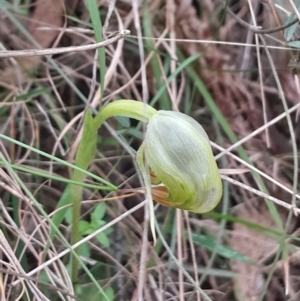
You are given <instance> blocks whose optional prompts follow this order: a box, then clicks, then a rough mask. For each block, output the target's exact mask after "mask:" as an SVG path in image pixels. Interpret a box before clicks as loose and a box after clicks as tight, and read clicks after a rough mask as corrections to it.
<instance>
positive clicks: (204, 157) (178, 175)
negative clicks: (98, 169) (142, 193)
mask: <svg viewBox="0 0 300 301" xmlns="http://www.w3.org/2000/svg"><path fill="white" fill-rule="evenodd" d="M137 162H138V165H139V167H140V169H141V170H142V171H145V170H147V169H146V168H145V166H146V165H148V167H149V169H150V171H151V172H150V179H151V181H152V182H153V184H158V183H160V182H161V183H162V184H163V185H159V186H154V187H153V186H152V196H153V198H154V199H155V200H156V201H157V202H159V203H161V204H162V205H165V206H170V207H175V208H180V209H184V210H188V211H192V212H196V213H204V212H208V211H210V210H212V209H214V208H215V207H216V206H217V204H218V203H219V201H220V199H221V197H222V182H221V177H220V173H219V170H218V167H217V164H216V162H215V159H214V156H213V153H212V150H211V146H210V142H209V138H208V136H207V134H206V132H205V130H204V129H203V127H202V126H201V125H200V124H199V123H198V122H197V121H196V120H194V119H193V118H191V117H189V116H187V115H185V114H183V113H179V112H173V111H158V112H157V113H156V114H154V115H153V116H152V118H151V119H150V121H149V124H148V127H147V131H146V135H145V140H144V142H143V144H142V147H141V148H140V149H139V150H138V154H137ZM142 173H143V172H142ZM143 176H144V175H143Z"/></svg>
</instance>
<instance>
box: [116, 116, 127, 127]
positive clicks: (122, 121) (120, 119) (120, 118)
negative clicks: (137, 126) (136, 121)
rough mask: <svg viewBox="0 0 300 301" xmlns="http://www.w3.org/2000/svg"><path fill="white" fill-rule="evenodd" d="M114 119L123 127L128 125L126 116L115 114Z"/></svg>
mask: <svg viewBox="0 0 300 301" xmlns="http://www.w3.org/2000/svg"><path fill="white" fill-rule="evenodd" d="M116 119H117V121H118V122H119V123H120V124H121V125H122V126H123V127H124V128H129V127H130V121H129V118H128V117H123V116H116Z"/></svg>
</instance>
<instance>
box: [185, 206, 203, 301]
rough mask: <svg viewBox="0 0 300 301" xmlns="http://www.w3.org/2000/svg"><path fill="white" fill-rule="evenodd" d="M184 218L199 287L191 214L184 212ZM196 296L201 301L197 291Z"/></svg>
mask: <svg viewBox="0 0 300 301" xmlns="http://www.w3.org/2000/svg"><path fill="white" fill-rule="evenodd" d="M184 217H185V221H186V225H187V230H188V236H189V243H190V248H191V254H192V262H193V268H194V277H195V282H196V284H197V286H199V279H198V267H197V260H196V252H195V246H194V243H193V237H192V229H191V224H190V221H189V214H188V212H187V211H184ZM196 294H197V301H201V295H200V292H199V291H196Z"/></svg>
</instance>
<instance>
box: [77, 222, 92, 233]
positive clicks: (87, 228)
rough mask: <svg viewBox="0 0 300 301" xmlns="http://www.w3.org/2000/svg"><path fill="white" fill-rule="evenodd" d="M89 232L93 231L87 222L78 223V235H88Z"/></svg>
mask: <svg viewBox="0 0 300 301" xmlns="http://www.w3.org/2000/svg"><path fill="white" fill-rule="evenodd" d="M90 230H93V229H91V225H90V223H89V222H87V221H80V222H79V233H80V234H81V235H88V234H90V233H91V232H90Z"/></svg>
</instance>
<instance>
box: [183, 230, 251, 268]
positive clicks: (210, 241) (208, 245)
mask: <svg viewBox="0 0 300 301" xmlns="http://www.w3.org/2000/svg"><path fill="white" fill-rule="evenodd" d="M186 237H188V234H187V233H186ZM192 237H193V242H194V243H195V244H196V245H198V246H201V247H203V248H205V249H208V250H210V251H213V250H214V249H215V248H217V250H216V252H217V254H219V255H220V256H223V257H225V258H228V259H234V260H237V261H241V262H246V263H253V260H251V259H250V258H249V257H247V256H245V255H243V254H241V253H239V252H236V251H234V250H232V249H229V248H227V247H225V246H223V245H217V244H216V240H215V239H214V238H213V237H211V236H204V235H201V234H192Z"/></svg>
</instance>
